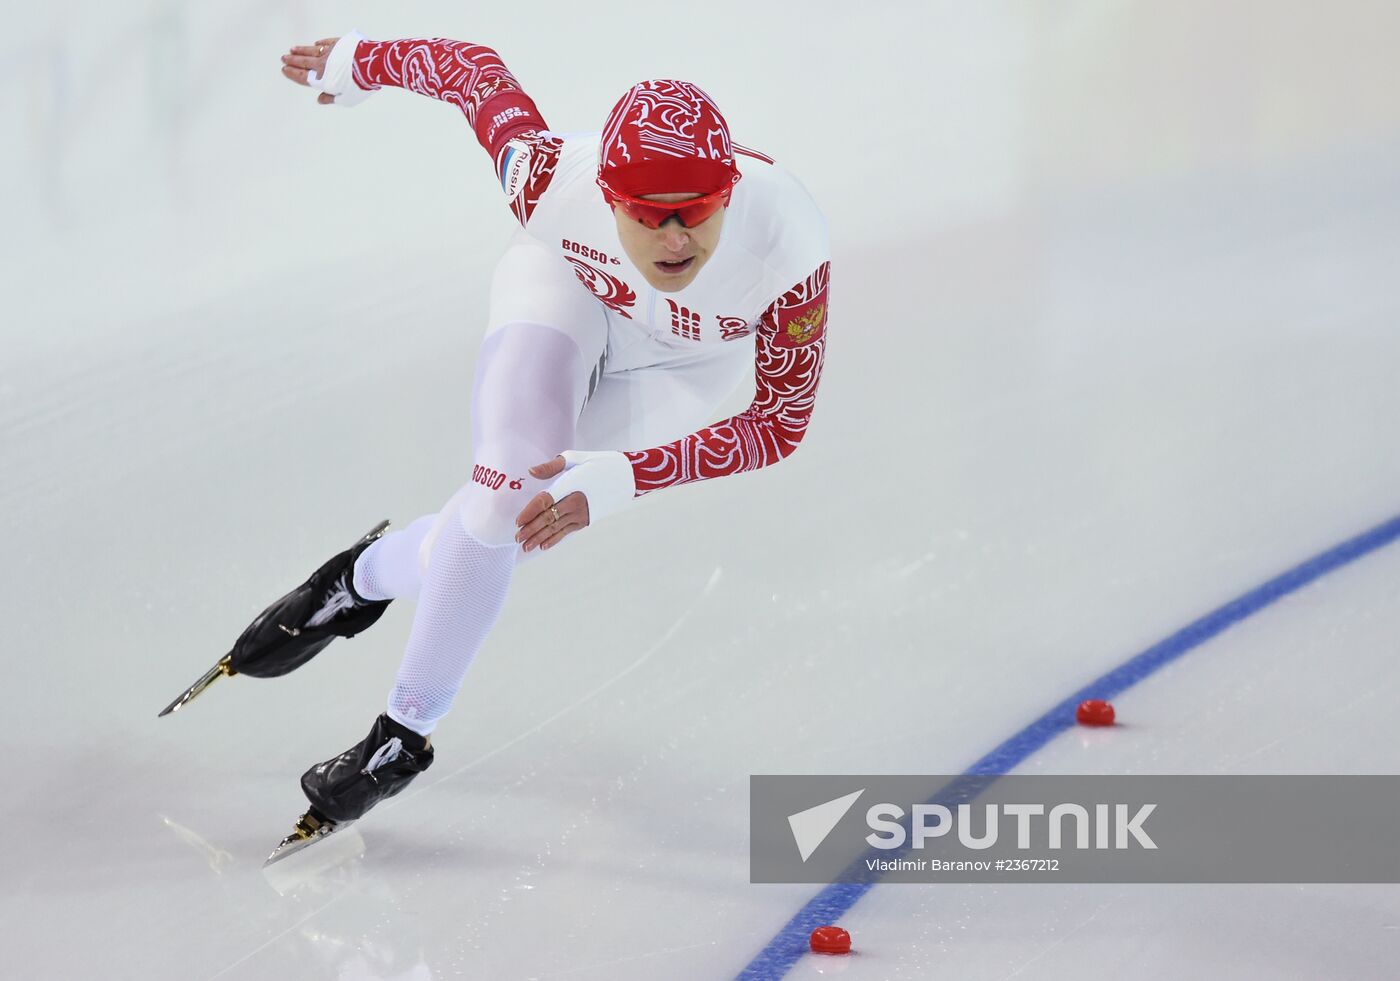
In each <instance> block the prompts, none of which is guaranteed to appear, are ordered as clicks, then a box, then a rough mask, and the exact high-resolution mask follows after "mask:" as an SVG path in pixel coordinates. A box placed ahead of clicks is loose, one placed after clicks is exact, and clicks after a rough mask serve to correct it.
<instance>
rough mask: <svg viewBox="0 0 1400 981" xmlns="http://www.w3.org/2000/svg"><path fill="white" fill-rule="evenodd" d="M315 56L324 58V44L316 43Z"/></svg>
mask: <svg viewBox="0 0 1400 981" xmlns="http://www.w3.org/2000/svg"><path fill="white" fill-rule="evenodd" d="M316 56H317V57H318V58H324V57H325V56H326V46H325V45H324V44H318V45H316Z"/></svg>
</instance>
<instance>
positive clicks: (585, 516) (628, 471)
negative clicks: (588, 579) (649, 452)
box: [515, 450, 637, 552]
mask: <svg viewBox="0 0 1400 981" xmlns="http://www.w3.org/2000/svg"><path fill="white" fill-rule="evenodd" d="M530 476H531V477H534V478H535V479H536V480H550V479H551V478H553V479H554V482H553V483H552V484H550V487H549V490H547V491H541V492H540V493H538V494H536V495H535V496H534V497H533V498H531V499H530V503H529V504H527V505H525V509H524V510H523V511H521V512H520V514H519V516H518V517H517V518H516V519H515V523H516V525H518V526H519V528H520V531H519V532H518V533H517V534H516V536H515V540H516V541H518V542H520V543H521V545H522V546H523V548H524V550H525V551H527V552H528V551H530V550H531V549H532V548H553V547H554V546H555V545H556V544H558V542H559V541H560V539H562V538H564V537H565V536H567V535H570V534H572V533H573V532H575V531H578V530H579V529H580V528H587V527H588V526H589V525H590V524H591V523H592V522H593V521H597V520H600V519H602V518H605V517H607V516H608V515H609V514H612V513H613V512H614V511H616V510H618V509H619V508H621V507H622V506H624V505H625V504H626V503H627V502H628V501H630V500H632V498H633V496H634V495H635V494H636V491H637V488H636V483H635V482H634V480H633V477H632V464H631V462H630V461H629V460H628V459H627V456H626V455H625V454H623V453H619V452H618V451H616V450H603V451H599V452H588V451H583V450H566V451H565V452H564V453H562V454H560V455H559V456H556V457H555V458H554V459H552V460H548V461H546V462H544V463H541V464H538V465H537V466H533V467H531V468H530ZM556 512H557V514H558V518H557V519H556V517H555V514H556Z"/></svg>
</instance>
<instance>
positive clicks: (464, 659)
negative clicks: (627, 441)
mask: <svg viewBox="0 0 1400 981" xmlns="http://www.w3.org/2000/svg"><path fill="white" fill-rule="evenodd" d="M605 337H606V334H605V331H604V330H603V329H602V325H601V322H600V325H599V331H598V333H597V335H596V337H592V338H590V337H588V336H584V337H583V342H584V344H585V345H586V346H589V347H590V350H589V351H588V352H587V353H585V352H584V351H583V350H581V348H580V344H579V340H578V339H577V338H576V337H575V336H570V335H569V334H566V333H564V332H562V331H560V330H558V329H555V328H553V327H545V326H542V325H540V324H533V323H514V324H509V325H505V326H504V327H502V328H501V329H499V330H494V331H492V333H491V334H489V335H488V336H487V338H486V340H485V341H484V342H483V344H482V351H481V356H480V358H479V360H478V363H477V376H476V384H475V386H474V388H473V392H472V432H473V444H474V446H473V468H472V474H473V479H472V482H471V483H469V484H467V485H466V486H465V487H463V488H462V490H461V491H459V492H458V493H457V495H456V496H455V497H453V499H452V500H451V501H450V502H449V503H448V505H447V507H445V508H444V509H443V512H442V513H441V514H440V515H439V516H438V519H437V523H436V528H435V532H434V535H433V537H432V544H431V548H430V550H429V559H428V564H427V571H426V573H425V574H424V577H423V585H422V588H421V590H420V591H419V596H418V606H417V609H416V610H415V613H414V618H413V628H412V631H411V632H410V634H409V639H408V646H407V649H406V651H405V653H404V659H403V663H402V664H401V665H400V667H399V673H398V677H397V679H396V680H395V683H394V688H393V690H392V691H391V693H390V695H389V708H388V714H389V716H390V717H391V718H393V719H394V720H395V721H396V722H399V723H400V724H402V725H404V726H407V727H408V728H410V729H413V730H414V731H416V732H419V733H421V734H423V735H427V734H428V733H430V732H432V730H433V727H434V726H435V725H436V724H437V721H438V720H439V719H440V718H442V716H444V715H445V714H446V713H447V710H448V708H449V707H450V706H451V704H452V700H453V698H454V697H455V696H456V694H457V690H458V688H459V687H460V686H461V683H462V678H463V677H464V675H465V674H466V671H467V668H468V667H469V666H470V665H471V662H472V660H473V658H475V656H476V652H477V650H478V649H479V648H480V647H481V644H482V642H483V641H484V640H485V639H486V635H487V634H488V633H489V632H490V630H491V627H492V626H493V625H494V624H495V622H496V618H497V616H498V615H499V614H500V611H501V608H502V606H503V605H504V603H505V598H506V593H507V591H508V590H509V588H510V581H511V574H512V572H513V570H514V565H515V561H516V558H517V556H518V555H519V554H520V547H519V545H517V544H516V542H515V532H516V527H515V516H516V515H517V514H519V512H520V510H521V508H523V507H524V506H525V504H526V502H527V501H529V499H530V498H531V497H533V496H534V495H535V494H536V493H538V491H539V490H540V489H541V488H542V487H543V486H545V482H543V481H537V480H534V479H533V478H531V477H530V476H529V473H528V470H529V468H530V467H531V466H533V465H534V464H536V463H540V462H542V461H544V460H548V459H549V458H551V457H553V456H555V455H556V454H558V453H560V452H561V451H563V450H566V449H569V448H571V447H572V446H573V445H574V433H575V424H576V421H577V418H578V413H579V409H580V408H581V406H582V405H583V402H584V399H585V398H586V397H587V394H588V387H589V378H590V373H591V370H592V368H593V366H594V365H595V364H596V361H597V351H596V350H595V349H594V348H595V347H601V344H602V343H603V341H604V340H605Z"/></svg>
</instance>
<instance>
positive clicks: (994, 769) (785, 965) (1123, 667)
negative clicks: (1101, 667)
mask: <svg viewBox="0 0 1400 981" xmlns="http://www.w3.org/2000/svg"><path fill="white" fill-rule="evenodd" d="M1397 538H1400V515H1397V516H1396V517H1394V518H1391V519H1390V520H1389V521H1386V522H1384V523H1382V524H1379V525H1377V526H1376V527H1374V528H1372V529H1371V530H1369V531H1365V532H1362V533H1361V534H1360V535H1357V536H1356V537H1355V538H1351V539H1348V540H1347V541H1344V542H1342V543H1341V544H1340V545H1336V546H1334V547H1333V548H1330V549H1328V550H1327V551H1325V552H1323V553H1321V554H1319V555H1315V556H1313V557H1312V558H1310V559H1308V560H1307V561H1306V562H1303V563H1301V564H1299V565H1296V566H1294V567H1293V568H1292V569H1289V570H1288V571H1287V572H1285V573H1283V574H1282V575H1279V576H1275V577H1274V578H1273V579H1270V580H1269V581H1268V582H1266V583H1264V584H1263V585H1261V586H1256V587H1255V588H1254V589H1251V590H1250V591H1249V592H1247V593H1245V594H1244V595H1242V596H1239V597H1236V598H1235V599H1233V600H1231V601H1230V602H1228V603H1226V604H1225V605H1224V606H1221V607H1218V608H1217V609H1214V610H1211V611H1210V612H1209V613H1207V614H1206V615H1205V616H1203V617H1201V618H1200V619H1199V620H1196V621H1195V622H1194V623H1190V624H1188V625H1187V626H1185V627H1183V628H1182V629H1181V630H1178V631H1177V632H1176V633H1174V634H1172V635H1171V636H1170V637H1167V638H1166V639H1165V640H1161V641H1158V642H1157V643H1156V644H1153V645H1152V646H1151V647H1149V648H1147V650H1145V651H1143V652H1142V653H1140V654H1137V655H1136V656H1134V657H1132V658H1129V659H1128V660H1127V661H1125V662H1123V663H1122V664H1120V665H1119V666H1118V667H1116V668H1114V669H1113V670H1112V671H1110V672H1108V674H1105V675H1103V676H1102V677H1099V678H1096V679H1095V680H1093V681H1091V682H1090V683H1089V684H1087V685H1085V686H1084V687H1083V688H1081V689H1079V690H1078V691H1077V692H1075V693H1074V694H1072V695H1070V696H1068V697H1067V698H1065V700H1064V701H1062V702H1060V703H1059V704H1058V705H1056V706H1055V707H1054V708H1052V709H1050V711H1048V712H1046V713H1045V714H1044V715H1042V716H1041V717H1040V718H1038V719H1036V720H1035V721H1034V722H1032V723H1031V724H1030V725H1028V726H1026V727H1025V728H1024V729H1022V730H1021V731H1020V732H1018V733H1016V734H1015V735H1013V736H1012V737H1011V738H1010V739H1008V740H1006V741H1005V742H1004V743H1002V744H1001V745H1000V746H998V747H997V748H996V749H994V750H992V751H991V752H990V753H988V754H987V755H986V756H984V757H982V758H981V759H980V760H978V761H977V762H976V763H974V764H972V766H971V767H969V768H968V769H967V770H966V771H965V772H964V774H963V775H964V776H1001V775H1003V774H1005V773H1007V771H1009V770H1011V769H1012V768H1013V767H1016V766H1018V765H1019V764H1021V763H1022V762H1024V761H1025V760H1026V758H1027V757H1029V756H1030V755H1031V754H1032V753H1034V752H1035V751H1036V750H1038V749H1040V747H1042V746H1044V745H1045V744H1046V743H1048V742H1049V741H1050V740H1051V739H1053V738H1054V737H1055V736H1057V735H1058V734H1059V733H1061V732H1062V731H1064V730H1065V729H1068V728H1069V727H1070V726H1071V725H1073V724H1074V710H1075V707H1076V706H1078V705H1079V703H1080V702H1082V701H1083V700H1084V699H1086V698H1104V699H1107V698H1112V697H1113V696H1114V695H1117V694H1118V693H1119V692H1122V691H1126V690H1127V689H1128V688H1131V687H1132V686H1133V685H1135V684H1137V683H1138V682H1139V681H1141V680H1142V679H1144V678H1146V677H1147V676H1148V675H1150V674H1152V673H1153V672H1155V671H1156V670H1157V669H1158V668H1160V667H1162V666H1163V665H1166V664H1170V663H1171V662H1172V661H1175V660H1176V659H1177V658H1179V657H1181V655H1183V654H1185V653H1186V652H1187V651H1190V650H1193V649H1194V648H1197V647H1199V646H1200V645H1201V644H1204V643H1205V642H1206V641H1208V640H1210V639H1211V638H1212V637H1214V636H1216V635H1217V634H1219V633H1221V632H1222V631H1224V630H1225V629H1226V628H1227V627H1230V626H1232V625H1234V624H1236V623H1239V622H1240V621H1241V620H1243V619H1244V618H1245V617H1247V616H1250V615H1251V614H1254V613H1257V612H1259V611H1260V610H1262V609H1263V608H1264V607H1266V606H1268V605H1269V604H1271V603H1273V602H1274V601H1275V600H1279V599H1282V598H1283V597H1285V596H1287V595H1288V594H1289V593H1292V592H1294V591H1295V590H1298V589H1301V588H1302V587H1304V586H1306V585H1307V584H1308V583H1310V582H1312V581H1313V580H1315V579H1320V578H1321V577H1322V576H1325V575H1327V573H1329V572H1332V571H1334V570H1336V569H1339V568H1341V567H1342V566H1344V565H1346V564H1347V563H1349V562H1354V561H1356V560H1357V559H1359V558H1361V557H1362V556H1365V555H1367V554H1369V553H1371V552H1374V551H1375V550H1376V549H1378V548H1381V547H1382V546H1384V545H1388V544H1390V543H1391V542H1393V541H1395V540H1396V539H1397ZM879 857H884V855H883V853H880V852H877V851H875V850H874V849H871V850H870V852H868V853H867V854H866V855H863V856H861V858H860V859H858V860H857V861H858V862H859V861H863V860H864V859H866V858H879ZM874 885H876V883H875V882H856V883H841V882H838V883H834V884H832V885H829V886H827V887H825V888H824V889H822V891H821V892H819V893H817V894H816V895H815V896H814V897H812V899H811V900H809V901H808V903H807V905H806V906H803V907H802V908H801V909H800V910H798V911H797V914H796V915H795V916H794V917H793V918H792V919H791V920H789V921H788V922H787V925H786V926H784V927H783V928H782V930H780V931H779V932H778V934H777V936H775V937H774V938H773V939H772V940H770V941H769V942H768V946H766V947H764V948H763V950H761V951H759V953H758V956H756V957H755V958H754V959H753V960H752V961H750V962H749V965H748V966H747V967H745V968H744V970H743V971H742V972H740V974H739V976H738V977H739V981H776V979H778V978H781V977H782V976H783V975H785V974H787V972H788V971H789V970H791V969H792V966H793V964H795V963H797V960H798V959H799V958H800V957H801V956H802V955H803V954H805V953H806V952H807V943H808V937H809V936H810V935H811V933H812V931H813V930H815V929H816V928H817V927H819V926H822V925H824V924H827V923H836V922H838V921H839V920H840V919H841V917H842V916H843V915H844V914H845V913H846V912H847V911H848V910H849V909H850V908H851V907H852V906H854V905H855V904H856V903H857V902H859V901H860V898H861V897H862V896H864V895H865V894H866V892H868V891H869V890H870V888H871V887H872V886H874Z"/></svg>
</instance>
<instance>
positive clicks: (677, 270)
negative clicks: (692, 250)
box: [655, 256, 695, 276]
mask: <svg viewBox="0 0 1400 981" xmlns="http://www.w3.org/2000/svg"><path fill="white" fill-rule="evenodd" d="M693 262H695V256H691V257H690V258H689V259H678V260H676V261H674V262H668V261H666V260H662V261H660V262H657V263H655V265H656V268H657V269H660V270H661V272H662V273H663V274H664V275H667V276H678V275H680V274H681V273H683V272H685V271H686V270H687V269H689V268H690V266H691V264H692V263H693Z"/></svg>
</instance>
